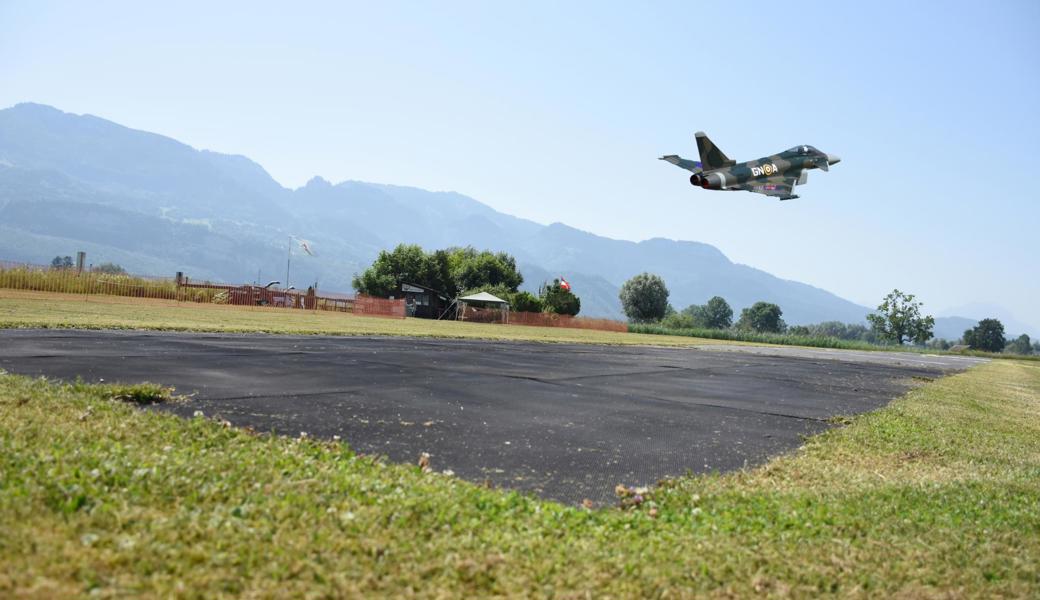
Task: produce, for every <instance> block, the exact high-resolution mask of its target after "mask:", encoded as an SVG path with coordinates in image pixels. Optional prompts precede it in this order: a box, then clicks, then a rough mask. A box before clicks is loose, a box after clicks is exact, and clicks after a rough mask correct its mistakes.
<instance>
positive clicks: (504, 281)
mask: <svg viewBox="0 0 1040 600" xmlns="http://www.w3.org/2000/svg"><path fill="white" fill-rule="evenodd" d="M448 253H449V261H448V264H449V270H450V273H451V278H452V280H453V282H454V283H455V285H456V286H457V287H458V289H459V290H473V289H478V288H483V287H485V286H502V287H503V288H505V289H507V290H511V291H513V292H515V291H516V290H517V288H519V287H520V284H521V283H523V282H524V277H523V275H521V274H520V271H518V270H517V268H516V259H514V258H513V257H512V256H510V255H509V254H506V253H505V252H499V253H497V254H496V253H493V252H491V251H489V250H483V251H479V252H478V251H477V250H476V249H474V248H472V247H466V248H452V249H451V250H449V251H448Z"/></svg>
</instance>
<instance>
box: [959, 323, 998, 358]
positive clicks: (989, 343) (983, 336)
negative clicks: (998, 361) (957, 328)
mask: <svg viewBox="0 0 1040 600" xmlns="http://www.w3.org/2000/svg"><path fill="white" fill-rule="evenodd" d="M964 343H965V344H967V345H969V346H971V348H972V350H984V351H986V352H1000V351H1001V350H1003V349H1004V346H1005V345H1007V340H1006V339H1004V324H1003V323H1001V322H1000V321H999V320H998V319H983V320H981V321H979V322H978V324H977V325H975V327H972V328H971V329H969V330H967V331H965V332H964Z"/></svg>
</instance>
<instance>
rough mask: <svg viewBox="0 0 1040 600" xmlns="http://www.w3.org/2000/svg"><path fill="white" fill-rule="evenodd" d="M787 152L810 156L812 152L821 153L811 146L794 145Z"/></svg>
mask: <svg viewBox="0 0 1040 600" xmlns="http://www.w3.org/2000/svg"><path fill="white" fill-rule="evenodd" d="M788 152H791V153H793V154H798V155H801V156H812V155H814V154H821V152H820V151H819V150H817V149H816V148H813V147H812V146H795V147H794V148H791V149H790V150H788Z"/></svg>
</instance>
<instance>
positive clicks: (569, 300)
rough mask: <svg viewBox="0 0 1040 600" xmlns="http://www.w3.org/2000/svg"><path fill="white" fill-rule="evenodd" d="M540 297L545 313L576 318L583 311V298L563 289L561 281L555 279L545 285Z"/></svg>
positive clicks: (540, 291)
mask: <svg viewBox="0 0 1040 600" xmlns="http://www.w3.org/2000/svg"><path fill="white" fill-rule="evenodd" d="M538 295H539V296H540V297H541V301H542V310H543V311H545V312H551V313H556V314H558V315H571V316H574V315H576V314H578V313H579V312H580V311H581V298H578V297H577V296H575V295H574V294H573V293H571V291H570V290H569V289H567V288H565V287H563V285H561V284H560V280H559V279H554V280H553V282H552V283H551V284H548V285H546V284H543V285H542V289H541V290H539V294H538Z"/></svg>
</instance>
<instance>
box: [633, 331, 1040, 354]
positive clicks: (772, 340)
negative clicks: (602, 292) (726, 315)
mask: <svg viewBox="0 0 1040 600" xmlns="http://www.w3.org/2000/svg"><path fill="white" fill-rule="evenodd" d="M628 331H629V332H631V333H641V334H648V335H667V336H673V337H675V336H679V337H682V336H687V337H694V338H699V339H713V340H726V341H731V342H749V343H755V344H776V345H781V346H805V347H811V348H836V349H842V350H873V351H884V352H916V353H919V354H953V355H956V356H977V357H981V358H1009V359H1013V360H1035V361H1040V356H1038V355H1021V354H1005V353H996V352H982V351H978V350H967V351H963V352H948V351H946V350H939V349H936V348H922V347H919V346H903V345H899V346H897V345H894V344H872V343H870V342H864V341H860V340H843V339H841V338H836V337H827V336H808V335H793V334H790V333H758V332H755V331H741V330H737V329H701V328H694V329H686V328H682V329H675V328H671V327H664V326H662V325H657V324H653V323H629V325H628Z"/></svg>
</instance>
